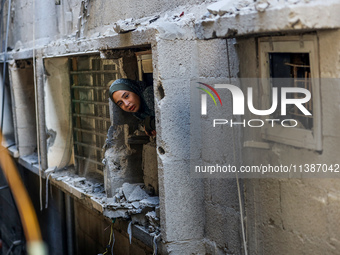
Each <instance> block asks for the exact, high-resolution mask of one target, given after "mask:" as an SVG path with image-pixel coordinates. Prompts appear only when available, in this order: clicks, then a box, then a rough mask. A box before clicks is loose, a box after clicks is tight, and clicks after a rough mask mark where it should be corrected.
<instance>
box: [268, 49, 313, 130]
mask: <svg viewBox="0 0 340 255" xmlns="http://www.w3.org/2000/svg"><path fill="white" fill-rule="evenodd" d="M269 61H270V77H271V78H272V79H271V84H272V87H277V88H278V106H277V109H276V111H275V112H274V113H273V115H272V117H273V118H275V119H295V120H296V121H298V126H297V127H299V128H304V129H309V130H311V129H313V99H312V98H313V94H312V82H311V69H310V60H309V53H269ZM282 87H298V88H305V89H307V90H309V91H310V93H311V94H312V98H311V99H310V100H309V102H307V103H305V104H303V105H304V107H305V108H306V109H307V110H308V111H309V112H310V113H311V114H312V115H309V116H306V115H304V114H303V113H302V112H301V111H300V110H299V109H298V108H297V107H296V106H295V105H287V109H286V113H287V115H286V116H281V104H280V102H281V88H282ZM302 96H303V97H304V95H302ZM299 97H301V95H300V94H298V93H289V94H287V98H299Z"/></svg>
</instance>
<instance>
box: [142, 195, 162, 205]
mask: <svg viewBox="0 0 340 255" xmlns="http://www.w3.org/2000/svg"><path fill="white" fill-rule="evenodd" d="M140 204H141V205H144V206H149V207H155V206H157V205H159V197H148V198H145V199H143V200H141V201H140Z"/></svg>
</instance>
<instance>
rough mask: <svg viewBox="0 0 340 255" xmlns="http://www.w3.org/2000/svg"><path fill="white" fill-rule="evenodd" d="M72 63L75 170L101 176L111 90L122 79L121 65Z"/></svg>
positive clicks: (104, 61) (78, 59)
mask: <svg viewBox="0 0 340 255" xmlns="http://www.w3.org/2000/svg"><path fill="white" fill-rule="evenodd" d="M70 62H71V63H70V65H71V68H70V78H71V96H72V119H73V137H74V157H75V162H76V167H77V170H78V172H79V173H80V174H83V175H86V176H88V175H89V174H93V173H100V174H102V173H103V167H104V165H103V164H102V159H103V155H102V147H103V145H104V143H105V139H106V135H107V130H108V129H109V127H110V125H111V122H110V111H109V100H108V90H109V87H110V83H111V81H113V80H116V79H119V78H120V72H119V62H118V60H113V59H100V58H99V57H73V58H71V60H70Z"/></svg>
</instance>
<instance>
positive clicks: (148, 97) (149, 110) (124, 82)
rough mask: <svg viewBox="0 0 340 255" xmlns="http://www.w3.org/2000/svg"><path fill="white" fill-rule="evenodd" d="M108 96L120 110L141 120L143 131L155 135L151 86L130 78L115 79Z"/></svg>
mask: <svg viewBox="0 0 340 255" xmlns="http://www.w3.org/2000/svg"><path fill="white" fill-rule="evenodd" d="M109 93H110V98H111V100H112V101H113V102H114V103H115V104H116V105H118V106H119V107H120V108H121V109H122V110H124V111H126V112H131V113H132V114H133V115H134V116H135V117H136V118H138V119H139V120H142V121H143V124H144V129H145V133H146V134H147V135H150V136H155V135H156V130H155V111H154V95H153V87H152V86H147V85H146V84H145V83H143V82H140V81H133V80H130V79H118V80H115V81H114V82H113V83H112V84H111V86H110V90H109Z"/></svg>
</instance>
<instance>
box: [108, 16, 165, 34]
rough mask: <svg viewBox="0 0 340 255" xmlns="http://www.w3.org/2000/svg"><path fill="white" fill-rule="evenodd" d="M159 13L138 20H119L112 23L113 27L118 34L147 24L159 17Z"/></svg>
mask: <svg viewBox="0 0 340 255" xmlns="http://www.w3.org/2000/svg"><path fill="white" fill-rule="evenodd" d="M159 17H160V16H159V15H157V16H153V17H147V18H143V19H140V20H136V21H135V20H134V19H126V20H119V21H118V22H116V23H114V24H113V29H114V31H115V32H116V33H118V34H123V33H127V32H131V31H134V30H136V29H137V27H138V26H147V25H149V24H151V23H153V22H155V21H156V20H158V19H159Z"/></svg>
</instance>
